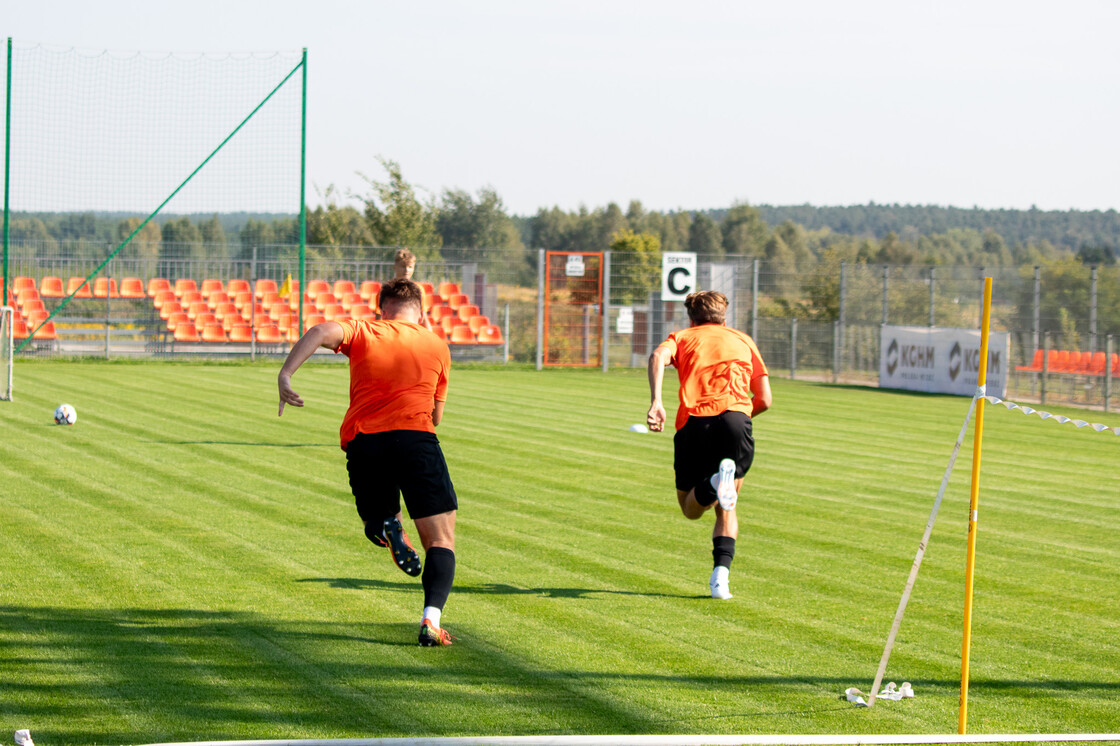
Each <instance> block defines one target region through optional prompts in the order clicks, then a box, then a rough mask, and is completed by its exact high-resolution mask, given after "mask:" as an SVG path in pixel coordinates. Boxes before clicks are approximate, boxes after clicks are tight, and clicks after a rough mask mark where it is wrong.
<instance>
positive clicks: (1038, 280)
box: [1034, 266, 1042, 350]
mask: <svg viewBox="0 0 1120 746" xmlns="http://www.w3.org/2000/svg"><path fill="white" fill-rule="evenodd" d="M1041 306H1042V269H1041V268H1040V267H1037V266H1036V267H1035V268H1034V348H1035V349H1036V350H1037V349H1038V348H1039V342H1040V341H1041V340H1040V339H1039V335H1040V334H1041V333H1042V322H1041V320H1042V310H1041Z"/></svg>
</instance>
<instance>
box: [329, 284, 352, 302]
mask: <svg viewBox="0 0 1120 746" xmlns="http://www.w3.org/2000/svg"><path fill="white" fill-rule="evenodd" d="M331 292H332V293H334V294H335V297H338V298H341V297H342V296H343V295H345V294H346V293H356V292H357V291H356V290H355V289H354V283H353V282H351V281H350V280H335V281H334V285H333V286H332V287H331Z"/></svg>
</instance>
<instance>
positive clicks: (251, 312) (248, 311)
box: [241, 303, 272, 326]
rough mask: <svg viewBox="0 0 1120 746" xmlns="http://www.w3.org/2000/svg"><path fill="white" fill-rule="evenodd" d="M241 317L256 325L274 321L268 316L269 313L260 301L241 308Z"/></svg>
mask: <svg viewBox="0 0 1120 746" xmlns="http://www.w3.org/2000/svg"><path fill="white" fill-rule="evenodd" d="M241 318H243V319H245V321H247V322H249V323H250V324H253V323H255V325H256V326H261V325H262V324H271V323H272V321H270V320H269V318H268V313H267V312H265V310H264V306H262V305H261V304H260V303H250V304H249V305H247V306H245V307H244V308H242V309H241Z"/></svg>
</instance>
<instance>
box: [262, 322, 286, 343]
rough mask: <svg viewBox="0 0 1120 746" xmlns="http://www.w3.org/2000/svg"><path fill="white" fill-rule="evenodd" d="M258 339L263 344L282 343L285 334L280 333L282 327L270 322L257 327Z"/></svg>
mask: <svg viewBox="0 0 1120 746" xmlns="http://www.w3.org/2000/svg"><path fill="white" fill-rule="evenodd" d="M257 341H258V342H261V343H262V344H280V343H281V342H283V341H284V335H282V334H280V329H279V328H278V327H277V326H276V325H275V324H269V325H268V326H262V327H261V328H260V329H257Z"/></svg>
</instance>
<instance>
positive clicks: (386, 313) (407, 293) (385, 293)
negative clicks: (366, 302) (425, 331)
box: [377, 277, 424, 324]
mask: <svg viewBox="0 0 1120 746" xmlns="http://www.w3.org/2000/svg"><path fill="white" fill-rule="evenodd" d="M423 297H424V291H422V290H421V289H420V286H419V285H417V284H416V283H415V282H413V281H412V280H407V279H405V278H403V277H398V278H396V279H395V280H389V281H388V282H386V283H385V284H384V285H382V286H381V294H380V295H379V296H378V297H377V304H378V306H379V307H380V308H381V317H382V318H384V319H388V320H390V321H411V322H412V323H414V324H415V323H419V321H420V308H421V304H422V299H423Z"/></svg>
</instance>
